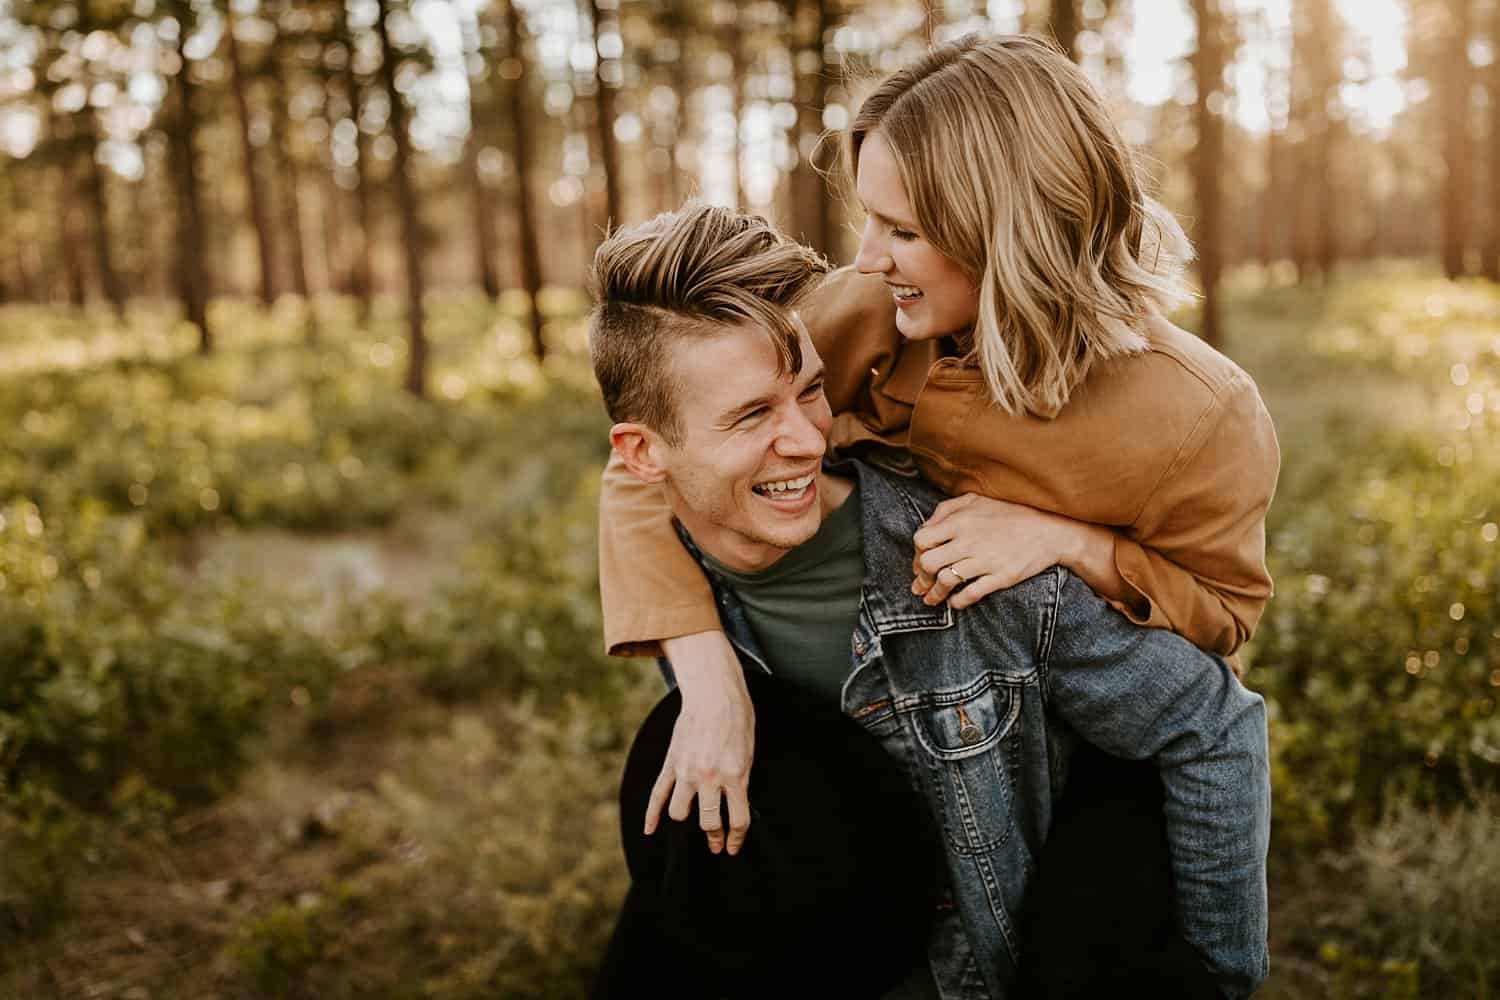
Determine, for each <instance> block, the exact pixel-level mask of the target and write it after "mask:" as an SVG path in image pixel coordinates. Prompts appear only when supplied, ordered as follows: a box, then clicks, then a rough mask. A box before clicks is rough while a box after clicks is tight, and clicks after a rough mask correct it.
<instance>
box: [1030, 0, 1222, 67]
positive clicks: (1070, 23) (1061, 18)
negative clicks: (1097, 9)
mask: <svg viewBox="0 0 1500 1000" xmlns="http://www.w3.org/2000/svg"><path fill="white" fill-rule="evenodd" d="M1194 6H1195V9H1196V4H1195V5H1194ZM1050 21H1051V24H1050V27H1051V28H1052V37H1054V38H1056V39H1057V44H1058V47H1059V48H1061V49H1062V50H1063V51H1064V52H1066V53H1067V54H1068V58H1069V59H1072V60H1073V61H1074V62H1077V61H1078V27H1079V25H1078V0H1052V17H1051V18H1050Z"/></svg>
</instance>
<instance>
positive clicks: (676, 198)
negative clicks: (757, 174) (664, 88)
mask: <svg viewBox="0 0 1500 1000" xmlns="http://www.w3.org/2000/svg"><path fill="white" fill-rule="evenodd" d="M682 3H683V0H668V5H669V6H668V11H669V14H670V16H671V19H672V24H674V25H675V26H676V27H677V31H678V44H677V58H676V59H674V60H672V68H671V71H670V74H669V75H670V77H671V83H672V92H673V93H674V94H676V95H677V104H676V106H675V107H674V108H673V109H672V146H671V150H670V152H671V154H672V164H671V168H670V170H669V172H668V173H669V176H670V180H671V184H672V208H674V209H675V208H677V207H678V206H679V205H681V204H682V168H681V167H680V166H678V164H677V150H678V147H679V146H681V145H682V139H683V137H684V136H686V135H687V134H688V128H689V118H688V110H689V109H690V108H691V107H692V104H691V98H692V94H693V90H692V80H691V78H690V77H689V74H688V46H687V38H688V30H687V15H686V13H685V12H684V9H683V6H682Z"/></svg>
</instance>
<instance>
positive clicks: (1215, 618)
mask: <svg viewBox="0 0 1500 1000" xmlns="http://www.w3.org/2000/svg"><path fill="white" fill-rule="evenodd" d="M1280 463H1281V456H1280V452H1279V450H1278V448H1277V443H1276V432H1275V429H1274V428H1273V427H1272V425H1271V417H1270V414H1269V413H1267V412H1266V408H1265V405H1264V404H1263V403H1262V402H1261V398H1260V393H1259V392H1258V391H1257V390H1256V388H1255V384H1254V383H1253V382H1252V381H1250V379H1249V377H1248V376H1246V375H1244V374H1243V373H1241V374H1239V375H1238V376H1237V377H1235V378H1234V379H1231V380H1230V381H1229V382H1228V383H1227V384H1226V385H1225V386H1224V387H1223V388H1222V389H1221V390H1220V391H1219V392H1218V393H1217V394H1216V395H1215V398H1214V401H1213V403H1212V404H1211V405H1210V406H1209V408H1208V410H1207V411H1206V412H1205V413H1204V415H1203V417H1202V419H1201V420H1200V421H1199V422H1198V425H1197V427H1196V428H1195V429H1194V430H1193V432H1192V433H1191V434H1190V435H1189V436H1188V437H1187V439H1186V440H1185V441H1184V442H1183V445H1182V447H1181V449H1180V450H1179V451H1178V454H1177V458H1176V460H1175V461H1174V462H1173V463H1172V465H1171V467H1170V468H1169V469H1168V470H1167V472H1166V474H1165V475H1163V476H1162V479H1161V482H1160V483H1159V484H1158V485H1157V487H1156V489H1155V490H1153V491H1152V493H1151V494H1150V495H1149V496H1148V498H1147V500H1146V502H1145V505H1144V506H1143V507H1142V509H1141V512H1140V514H1139V516H1138V517H1137V518H1136V519H1135V520H1134V522H1133V523H1132V525H1131V527H1130V528H1128V529H1126V530H1125V531H1123V532H1121V533H1120V534H1118V535H1117V536H1116V542H1115V565H1116V567H1117V568H1118V569H1119V571H1120V575H1121V576H1122V577H1123V578H1124V579H1125V581H1126V583H1127V584H1129V586H1130V587H1131V589H1132V590H1133V591H1134V594H1133V595H1132V599H1131V600H1129V601H1127V602H1126V603H1125V605H1124V606H1123V607H1122V608H1121V609H1120V610H1122V611H1124V612H1125V614H1126V615H1127V616H1128V617H1130V618H1131V619H1132V620H1133V621H1135V622H1136V623H1138V624H1141V625H1149V626H1153V627H1161V628H1168V629H1171V630H1172V631H1174V632H1176V633H1178V634H1179V635H1181V636H1183V637H1185V638H1187V639H1188V640H1190V641H1191V642H1192V643H1193V644H1194V645H1196V646H1198V647H1199V648H1201V649H1205V650H1208V651H1210V652H1214V653H1219V654H1220V655H1223V656H1229V655H1230V654H1232V653H1234V652H1235V650H1237V649H1239V647H1240V646H1241V645H1243V644H1244V642H1245V640H1246V639H1248V638H1249V637H1250V634H1251V633H1252V632H1253V631H1254V630H1255V626H1256V623H1257V622H1259V621H1260V616H1261V613H1262V612H1263V611H1264V610H1265V606H1266V602H1267V601H1268V600H1270V597H1271V576H1270V573H1269V572H1268V571H1267V569H1266V531H1265V517H1266V511H1267V510H1268V509H1269V508H1270V506H1271V497H1272V495H1273V494H1274V493H1275V491H1276V477H1277V473H1278V471H1279V469H1280Z"/></svg>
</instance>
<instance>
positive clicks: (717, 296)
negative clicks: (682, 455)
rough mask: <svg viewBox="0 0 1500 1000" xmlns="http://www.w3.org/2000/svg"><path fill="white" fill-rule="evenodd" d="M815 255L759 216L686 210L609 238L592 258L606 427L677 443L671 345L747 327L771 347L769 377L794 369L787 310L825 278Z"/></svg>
mask: <svg viewBox="0 0 1500 1000" xmlns="http://www.w3.org/2000/svg"><path fill="white" fill-rule="evenodd" d="M829 268H830V265H829V263H828V261H827V260H826V259H824V258H823V256H822V255H820V254H819V253H817V252H816V251H815V250H811V249H809V248H808V247H805V246H803V245H802V244H800V243H798V242H797V241H796V240H793V239H791V238H790V237H788V236H785V235H783V234H781V233H779V232H777V231H776V229H775V228H774V227H773V226H772V225H771V224H770V223H769V222H767V221H766V220H765V219H763V218H761V217H760V216H758V215H743V214H741V213H738V212H733V211H730V210H729V209H727V208H720V207H718V206H716V205H706V204H702V203H698V202H690V203H688V204H687V205H685V206H683V207H682V208H681V209H679V210H678V211H676V212H665V213H663V214H661V215H658V216H657V217H656V218H654V219H651V220H649V221H647V222H643V223H640V224H639V225H634V226H625V227H622V228H619V229H616V230H615V231H614V232H612V233H610V234H609V235H608V236H607V237H606V238H605V240H604V242H603V243H601V244H600V245H599V249H598V250H596V251H595V252H594V267H593V272H592V274H591V276H590V277H591V283H592V286H593V292H594V299H595V303H596V305H595V307H594V312H593V315H592V316H591V317H590V322H589V351H590V354H591V355H592V356H593V361H594V376H595V377H596V378H597V379H598V380H599V388H600V389H601V390H602V391H603V393H604V407H605V409H606V410H608V411H609V416H610V419H611V420H614V421H616V422H619V421H632V422H636V423H642V424H645V425H646V426H647V427H650V428H651V429H652V430H655V431H656V432H657V433H659V434H661V435H662V437H664V438H666V439H667V441H668V443H670V444H673V445H676V444H679V443H680V442H681V435H682V428H681V426H680V423H679V418H678V414H677V406H676V393H677V385H676V383H675V377H674V375H673V373H672V371H671V370H670V354H669V348H670V346H671V345H672V344H673V343H674V342H675V341H676V340H677V339H679V338H683V337H691V336H697V337H703V336H713V335H717V334H719V333H722V332H724V331H725V330H726V329H729V328H732V327H736V326H741V325H749V326H752V327H754V328H755V329H756V330H759V331H762V332H763V333H764V334H765V336H766V337H768V338H769V339H770V340H771V343H772V344H774V345H775V347H776V359H777V374H778V375H782V376H785V375H787V374H788V373H790V374H793V375H795V374H797V373H798V372H800V371H801V370H802V349H801V341H800V339H799V338H798V334H797V330H798V327H797V325H796V323H795V321H794V319H793V317H792V310H793V309H795V308H796V306H797V304H798V303H799V302H801V301H802V299H803V298H804V297H805V296H806V295H807V293H808V292H810V291H811V290H812V289H813V288H815V287H816V286H817V285H818V284H819V282H820V281H821V280H822V278H823V276H824V275H825V274H827V273H828V271H829Z"/></svg>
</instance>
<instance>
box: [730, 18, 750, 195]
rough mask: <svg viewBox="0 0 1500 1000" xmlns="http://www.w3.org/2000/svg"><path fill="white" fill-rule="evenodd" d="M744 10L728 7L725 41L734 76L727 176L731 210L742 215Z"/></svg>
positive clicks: (732, 80) (731, 94)
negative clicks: (731, 144)
mask: <svg viewBox="0 0 1500 1000" xmlns="http://www.w3.org/2000/svg"><path fill="white" fill-rule="evenodd" d="M745 9H746V8H744V7H742V6H740V5H738V4H732V5H730V8H729V10H730V20H729V30H728V39H727V44H728V46H729V57H730V72H731V75H732V77H733V79H731V80H730V82H729V92H730V112H731V114H733V116H734V153H733V155H732V156H731V158H730V177H731V181H732V183H733V184H734V207H735V209H736V210H737V211H741V212H748V211H749V210H750V199H749V198H748V197H747V196H746V194H745V188H744V165H743V164H742V163H741V162H740V160H741V156H740V153H741V147H740V135H741V134H742V133H741V130H742V128H743V126H744V113H745V106H744V100H745V33H744V31H743V30H741V28H740V17H741V16H742V15H743V13H744V11H745Z"/></svg>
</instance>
